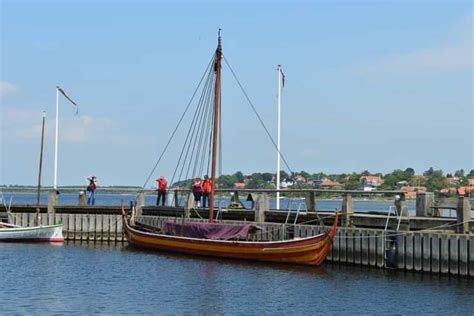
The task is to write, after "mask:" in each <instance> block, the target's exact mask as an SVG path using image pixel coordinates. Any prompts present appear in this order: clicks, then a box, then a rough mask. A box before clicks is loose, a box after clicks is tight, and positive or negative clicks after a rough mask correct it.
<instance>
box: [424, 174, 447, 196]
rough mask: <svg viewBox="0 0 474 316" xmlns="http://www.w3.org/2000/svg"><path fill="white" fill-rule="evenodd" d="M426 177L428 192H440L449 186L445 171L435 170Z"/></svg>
mask: <svg viewBox="0 0 474 316" xmlns="http://www.w3.org/2000/svg"><path fill="white" fill-rule="evenodd" d="M426 177H427V178H426V181H425V185H426V188H427V189H428V191H431V192H433V191H439V190H441V189H443V188H446V187H447V186H448V180H447V179H446V177H445V176H444V175H443V170H433V172H430V173H429V174H428V175H427V176H426Z"/></svg>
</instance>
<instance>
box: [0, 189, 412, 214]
mask: <svg viewBox="0 0 474 316" xmlns="http://www.w3.org/2000/svg"><path fill="white" fill-rule="evenodd" d="M3 195H4V200H5V202H6V204H7V205H8V203H9V201H10V198H12V201H13V202H12V203H14V204H34V203H36V195H35V194H34V193H24V192H4V193H3ZM245 199H246V197H243V196H241V199H240V200H241V201H242V202H243V203H244V204H245V206H246V207H248V208H249V207H250V203H249V202H247V201H246V200H245ZM47 200H48V197H47V194H46V193H44V194H41V197H40V201H41V203H42V204H46V203H47ZM58 200H59V201H58V202H59V204H63V205H75V204H77V202H78V194H74V193H62V194H59V196H58ZM134 200H135V195H134V194H107V193H100V191H98V192H97V195H96V204H97V205H120V203H121V201H123V202H124V203H125V204H127V205H128V204H129V203H130V201H134ZM228 200H229V199H223V204H224V205H227V203H228ZM145 203H146V204H147V205H155V203H156V196H155V195H146V196H145ZM280 206H281V209H288V208H291V209H293V210H296V209H298V208H300V209H301V210H305V209H306V205H305V203H304V199H286V198H284V199H281V201H280ZM391 206H393V202H392V201H379V200H354V210H355V211H359V212H369V211H388V210H389V208H390V207H391ZM317 207H318V209H321V210H334V209H335V208H339V209H340V208H341V200H337V199H335V200H330V199H328V200H318V201H317ZM407 207H408V209H409V211H410V213H411V214H413V215H414V214H415V201H407ZM270 208H275V199H272V198H271V199H270Z"/></svg>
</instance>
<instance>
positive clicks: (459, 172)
mask: <svg viewBox="0 0 474 316" xmlns="http://www.w3.org/2000/svg"><path fill="white" fill-rule="evenodd" d="M454 176H455V177H458V178H464V169H459V170H456V172H454Z"/></svg>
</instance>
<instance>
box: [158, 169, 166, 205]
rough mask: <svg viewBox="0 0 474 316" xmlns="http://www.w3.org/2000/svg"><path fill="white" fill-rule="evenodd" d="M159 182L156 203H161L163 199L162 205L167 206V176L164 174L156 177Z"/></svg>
mask: <svg viewBox="0 0 474 316" xmlns="http://www.w3.org/2000/svg"><path fill="white" fill-rule="evenodd" d="M156 182H157V185H156V186H157V187H158V196H157V198H156V205H157V206H158V205H160V199H161V201H162V202H161V205H162V206H165V199H166V189H168V181H166V178H165V177H163V176H160V177H159V178H158V179H156Z"/></svg>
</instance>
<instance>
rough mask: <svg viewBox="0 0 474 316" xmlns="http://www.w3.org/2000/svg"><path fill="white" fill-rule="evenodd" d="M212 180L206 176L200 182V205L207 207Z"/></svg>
mask: <svg viewBox="0 0 474 316" xmlns="http://www.w3.org/2000/svg"><path fill="white" fill-rule="evenodd" d="M211 187H212V180H211V179H209V177H208V176H205V177H204V181H203V182H202V207H206V205H207V206H208V207H209V197H210V195H211Z"/></svg>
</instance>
